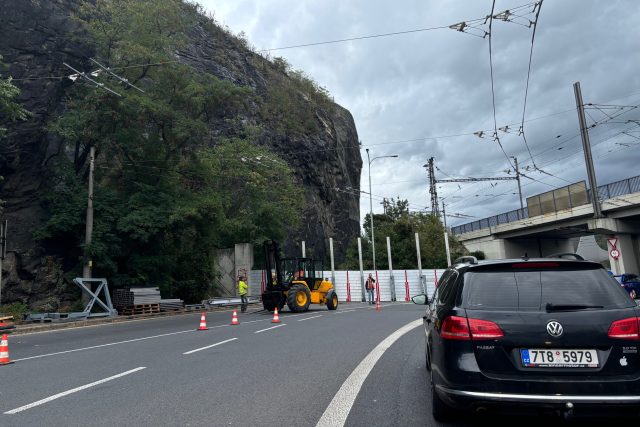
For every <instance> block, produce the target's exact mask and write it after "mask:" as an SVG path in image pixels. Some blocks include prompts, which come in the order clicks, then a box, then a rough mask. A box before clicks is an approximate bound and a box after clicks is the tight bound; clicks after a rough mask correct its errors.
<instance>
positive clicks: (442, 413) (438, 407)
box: [431, 372, 453, 421]
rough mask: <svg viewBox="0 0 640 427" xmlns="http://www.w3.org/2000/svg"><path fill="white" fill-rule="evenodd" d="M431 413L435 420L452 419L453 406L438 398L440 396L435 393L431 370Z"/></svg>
mask: <svg viewBox="0 0 640 427" xmlns="http://www.w3.org/2000/svg"><path fill="white" fill-rule="evenodd" d="M431 415H433V419H434V420H436V421H451V420H452V419H453V408H451V406H449V405H447V404H446V403H445V402H444V401H443V400H442V399H440V396H438V393H436V386H435V384H434V383H433V372H432V373H431Z"/></svg>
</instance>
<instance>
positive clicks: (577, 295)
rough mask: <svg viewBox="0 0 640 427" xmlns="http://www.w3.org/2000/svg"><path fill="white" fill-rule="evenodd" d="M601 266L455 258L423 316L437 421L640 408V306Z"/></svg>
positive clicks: (423, 300) (420, 299) (560, 261)
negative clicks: (486, 414)
mask: <svg viewBox="0 0 640 427" xmlns="http://www.w3.org/2000/svg"><path fill="white" fill-rule="evenodd" d="M612 282H613V280H612V278H611V277H610V276H609V275H608V274H607V272H606V270H604V268H602V266H601V265H600V264H597V263H594V262H589V261H584V260H582V259H581V258H580V257H579V256H576V259H564V258H541V259H529V258H522V259H510V260H487V261H477V260H476V259H475V258H474V257H464V258H462V259H459V260H456V263H455V265H453V267H450V268H449V269H447V270H446V272H445V273H444V274H443V275H442V277H441V278H440V280H439V281H438V286H437V288H436V291H435V292H434V294H433V296H432V298H427V296H426V295H424V294H422V295H418V296H416V297H414V298H413V301H414V302H415V303H416V304H427V305H428V307H427V310H426V313H425V316H424V330H425V333H426V363H427V370H428V371H429V373H430V379H431V387H432V396H433V397H432V399H433V402H432V410H433V416H434V418H435V419H437V420H446V419H448V418H451V416H452V415H453V414H454V413H455V410H456V409H465V410H473V411H485V410H492V409H499V410H506V409H517V410H518V412H522V411H523V410H526V409H531V410H533V411H535V412H555V413H557V414H559V415H564V416H565V417H571V416H574V415H576V416H579V415H593V412H594V411H598V412H600V411H605V410H607V409H613V410H614V411H615V412H616V413H621V412H620V410H621V409H623V408H624V409H631V410H632V411H633V414H634V415H637V414H638V408H640V405H638V404H639V403H640V357H639V353H638V352H639V348H640V326H639V323H640V319H639V317H640V308H639V307H638V306H637V305H636V304H635V302H634V301H633V300H632V299H631V298H629V295H628V294H627V293H626V292H625V291H624V289H623V288H622V287H621V286H612V284H614V283H612Z"/></svg>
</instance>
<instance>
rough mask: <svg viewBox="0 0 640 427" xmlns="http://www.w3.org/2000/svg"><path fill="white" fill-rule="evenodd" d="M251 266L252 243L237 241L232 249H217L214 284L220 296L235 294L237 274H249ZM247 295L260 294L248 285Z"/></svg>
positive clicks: (236, 292)
mask: <svg viewBox="0 0 640 427" xmlns="http://www.w3.org/2000/svg"><path fill="white" fill-rule="evenodd" d="M252 267H253V245H251V244H250V243H238V244H236V245H235V247H234V248H233V249H220V250H218V251H217V253H216V259H215V263H214V268H215V272H216V274H217V277H218V280H219V281H218V282H217V283H216V284H217V285H218V290H219V292H220V296H224V297H229V296H236V295H237V294H238V286H237V283H238V282H237V279H238V276H240V275H245V276H249V273H250V272H251V268H252ZM249 295H260V292H257V293H256V292H255V290H253V289H251V287H249Z"/></svg>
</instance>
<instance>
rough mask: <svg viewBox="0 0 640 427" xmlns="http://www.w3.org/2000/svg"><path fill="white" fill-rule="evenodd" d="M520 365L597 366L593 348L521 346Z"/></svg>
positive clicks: (553, 366)
mask: <svg viewBox="0 0 640 427" xmlns="http://www.w3.org/2000/svg"><path fill="white" fill-rule="evenodd" d="M520 358H521V360H522V366H524V367H526V368H597V367H598V366H599V362H598V352H597V351H595V350H576V349H554V348H523V349H520Z"/></svg>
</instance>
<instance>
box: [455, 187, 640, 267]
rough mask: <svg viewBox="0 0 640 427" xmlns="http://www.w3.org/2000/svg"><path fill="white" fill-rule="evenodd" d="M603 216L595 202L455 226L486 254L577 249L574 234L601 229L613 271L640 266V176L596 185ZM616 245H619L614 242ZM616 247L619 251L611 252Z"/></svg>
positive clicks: (538, 253)
mask: <svg viewBox="0 0 640 427" xmlns="http://www.w3.org/2000/svg"><path fill="white" fill-rule="evenodd" d="M598 198H599V200H600V201H601V203H600V204H601V207H602V212H603V215H604V218H594V215H593V206H592V204H591V203H589V204H582V205H580V206H574V207H570V208H568V209H562V210H558V211H556V212H553V213H547V214H543V215H538V216H533V217H529V215H528V210H527V208H525V209H522V210H521V209H518V210H515V211H511V212H506V213H503V214H500V215H496V216H494V217H490V218H484V219H482V220H479V221H474V222H472V223H468V224H463V225H460V226H456V227H452V229H451V231H452V232H453V234H455V235H456V237H457V238H458V239H459V240H460V241H461V242H462V243H464V245H465V246H466V247H467V249H469V250H470V251H475V250H480V251H483V252H484V253H485V255H486V256H487V258H513V257H521V256H523V255H525V254H526V255H528V256H530V257H538V256H546V255H550V254H552V253H557V252H574V251H575V238H578V237H581V236H586V235H589V234H603V235H606V236H607V239H608V250H609V261H610V262H611V270H612V271H613V272H614V273H616V274H619V273H638V272H639V271H640V268H639V267H640V245H639V239H638V237H639V235H640V176H636V177H633V178H628V179H626V180H622V181H617V182H614V183H611V184H607V185H603V186H599V187H598ZM613 245H615V248H614V247H613ZM613 249H616V250H617V251H618V252H617V253H616V252H615V251H614V252H613V255H618V256H617V257H614V256H612V250H613Z"/></svg>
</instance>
